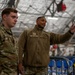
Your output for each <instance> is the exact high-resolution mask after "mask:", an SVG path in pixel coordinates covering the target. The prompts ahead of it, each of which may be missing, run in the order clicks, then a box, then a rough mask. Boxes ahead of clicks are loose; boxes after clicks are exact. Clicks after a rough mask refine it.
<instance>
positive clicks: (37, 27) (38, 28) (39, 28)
mask: <svg viewBox="0 0 75 75" xmlns="http://www.w3.org/2000/svg"><path fill="white" fill-rule="evenodd" d="M34 29H37V30H40V31H42V30H43V29H44V28H41V27H39V26H38V25H35V27H34Z"/></svg>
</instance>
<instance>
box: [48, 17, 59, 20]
mask: <svg viewBox="0 0 75 75" xmlns="http://www.w3.org/2000/svg"><path fill="white" fill-rule="evenodd" d="M47 19H51V20H58V18H57V17H47Z"/></svg>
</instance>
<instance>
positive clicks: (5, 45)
mask: <svg viewBox="0 0 75 75" xmlns="http://www.w3.org/2000/svg"><path fill="white" fill-rule="evenodd" d="M17 61H18V60H17V50H16V48H15V42H14V38H13V35H12V31H11V30H9V29H6V28H5V27H4V26H3V25H0V75H15V73H17ZM13 73H14V74H13Z"/></svg>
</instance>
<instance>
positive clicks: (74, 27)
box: [70, 24, 75, 33]
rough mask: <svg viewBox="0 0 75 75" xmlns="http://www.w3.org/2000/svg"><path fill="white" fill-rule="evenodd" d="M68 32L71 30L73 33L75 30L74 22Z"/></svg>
mask: <svg viewBox="0 0 75 75" xmlns="http://www.w3.org/2000/svg"><path fill="white" fill-rule="evenodd" d="M70 32H71V33H74V32H75V24H73V25H72V26H71V28H70Z"/></svg>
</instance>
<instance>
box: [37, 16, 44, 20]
mask: <svg viewBox="0 0 75 75" xmlns="http://www.w3.org/2000/svg"><path fill="white" fill-rule="evenodd" d="M40 18H45V16H40V17H38V18H37V19H36V20H39V19H40Z"/></svg>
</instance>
